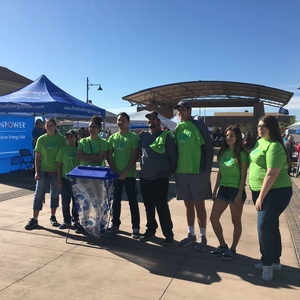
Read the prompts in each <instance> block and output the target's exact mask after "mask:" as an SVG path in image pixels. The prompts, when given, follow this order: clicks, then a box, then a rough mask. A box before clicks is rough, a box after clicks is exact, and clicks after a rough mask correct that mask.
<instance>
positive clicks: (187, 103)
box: [174, 100, 192, 109]
mask: <svg viewBox="0 0 300 300" xmlns="http://www.w3.org/2000/svg"><path fill="white" fill-rule="evenodd" d="M179 106H183V107H187V108H192V107H191V104H190V103H189V102H187V101H183V100H182V101H179V102H178V104H177V105H175V106H174V108H175V109H178V107H179Z"/></svg>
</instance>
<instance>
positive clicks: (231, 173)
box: [219, 149, 248, 189]
mask: <svg viewBox="0 0 300 300" xmlns="http://www.w3.org/2000/svg"><path fill="white" fill-rule="evenodd" d="M240 162H241V165H242V164H245V163H246V164H247V163H248V154H247V153H246V152H245V151H242V152H241V153H240ZM219 165H220V166H219V168H220V172H221V175H222V177H221V179H220V184H219V185H220V186H228V187H234V188H237V189H238V188H239V187H240V179H241V172H240V167H239V164H238V160H237V159H236V158H234V152H233V150H231V149H226V150H225V151H224V153H223V154H222V156H221V158H220V164H219Z"/></svg>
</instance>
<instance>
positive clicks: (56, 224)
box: [50, 215, 59, 227]
mask: <svg viewBox="0 0 300 300" xmlns="http://www.w3.org/2000/svg"><path fill="white" fill-rule="evenodd" d="M50 223H51V225H52V226H54V227H58V226H59V223H58V222H57V220H56V217H55V216H54V215H52V216H51V217H50Z"/></svg>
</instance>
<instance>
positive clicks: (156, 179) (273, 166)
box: [25, 101, 292, 281]
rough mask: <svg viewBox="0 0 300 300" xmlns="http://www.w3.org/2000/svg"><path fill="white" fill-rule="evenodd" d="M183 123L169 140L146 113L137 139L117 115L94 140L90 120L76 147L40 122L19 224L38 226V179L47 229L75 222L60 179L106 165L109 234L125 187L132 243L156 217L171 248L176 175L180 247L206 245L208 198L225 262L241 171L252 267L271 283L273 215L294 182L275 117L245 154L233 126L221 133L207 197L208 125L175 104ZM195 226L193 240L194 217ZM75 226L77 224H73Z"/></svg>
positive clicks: (238, 228) (71, 135)
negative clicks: (111, 174)
mask: <svg viewBox="0 0 300 300" xmlns="http://www.w3.org/2000/svg"><path fill="white" fill-rule="evenodd" d="M174 108H175V109H177V110H178V116H179V117H180V120H181V122H180V123H179V124H178V125H177V127H176V129H175V131H174V134H172V133H171V132H170V131H166V130H163V129H161V120H160V115H159V113H158V112H157V111H151V112H150V113H148V114H147V115H146V118H147V119H148V127H149V131H145V132H142V133H141V134H140V135H139V136H138V135H137V134H135V133H133V132H131V131H130V130H128V125H129V123H130V118H129V116H128V114H127V113H125V112H122V113H120V114H118V116H117V125H118V128H119V131H118V132H117V133H115V134H113V135H111V136H110V137H109V139H108V141H106V140H104V139H102V138H101V137H99V132H100V131H101V122H102V119H101V117H93V118H92V119H91V121H90V122H89V128H88V130H89V134H90V136H89V137H86V138H82V139H81V140H80V141H79V143H78V138H77V135H76V132H75V131H72V130H71V131H69V132H68V133H67V135H66V138H67V142H68V145H67V146H66V140H65V138H64V137H63V136H61V135H60V134H59V133H58V132H57V130H56V123H55V121H54V120H53V119H49V120H47V121H46V124H45V128H46V133H45V134H44V135H42V136H41V137H40V138H38V139H37V143H36V146H35V166H36V169H35V179H36V191H35V196H34V201H33V218H31V219H30V221H29V223H28V224H27V225H26V226H25V228H26V229H28V230H31V229H33V228H35V227H37V225H38V214H39V211H40V210H41V209H42V204H43V201H42V200H43V197H44V194H45V189H44V180H45V178H47V179H48V180H49V181H50V198H51V202H50V207H51V216H50V222H51V224H52V225H53V226H60V228H62V229H63V228H66V227H69V226H70V223H71V221H73V222H74V223H75V224H76V223H77V222H78V215H77V214H76V212H75V211H74V210H73V212H72V214H71V213H70V201H71V198H72V189H71V186H70V181H69V180H68V178H67V177H66V174H67V173H68V172H69V171H70V170H72V169H73V168H74V167H75V166H76V165H79V164H81V165H103V164H104V160H105V159H107V162H108V164H109V166H110V167H111V169H112V170H114V171H115V172H117V173H119V175H120V176H119V178H118V180H117V181H116V184H115V189H114V201H113V207H112V223H111V224H110V226H109V227H108V228H107V232H115V231H118V230H119V227H120V225H121V220H120V216H121V201H122V189H123V186H124V188H125V191H126V194H127V197H128V202H129V207H130V212H131V224H132V235H131V236H132V238H135V239H140V240H141V241H147V240H150V239H152V238H153V237H154V236H155V234H156V230H157V228H158V223H157V221H156V218H155V214H156V212H157V214H158V218H159V223H160V226H161V229H162V232H163V235H164V236H165V240H164V245H165V246H167V245H171V244H172V243H173V242H174V233H173V223H172V217H171V213H170V209H169V205H168V189H169V176H170V175H172V174H175V181H176V191H177V199H178V200H183V201H184V205H185V211H186V221H187V236H186V237H184V238H183V239H182V240H180V241H179V243H178V245H179V246H181V247H184V246H188V245H191V244H194V243H196V245H197V247H196V249H197V250H198V251H205V250H206V247H207V238H206V225H207V213H206V208H205V200H206V199H213V201H214V203H213V207H212V211H211V215H210V220H211V224H212V227H213V230H214V232H215V234H216V237H217V239H218V241H219V246H218V247H217V248H216V249H215V250H213V251H211V252H210V255H211V256H213V257H221V258H222V259H225V260H230V259H232V258H234V257H235V256H236V248H237V245H238V242H239V239H240V236H241V234H242V221H241V219H242V218H241V217H242V211H243V204H244V202H245V200H246V194H245V184H246V175H247V169H248V167H249V166H250V171H249V186H250V189H251V191H252V199H253V202H254V205H255V208H256V210H257V216H258V217H257V228H258V236H259V244H260V252H261V262H260V263H259V264H256V265H255V266H254V267H255V268H256V269H259V270H262V271H263V272H262V279H263V280H267V281H269V280H272V278H273V270H281V265H280V256H281V238H280V231H279V216H280V215H281V213H282V212H283V211H284V209H285V208H286V207H287V205H288V203H289V201H290V199H291V196H292V182H291V179H290V177H289V176H288V174H287V172H286V168H287V167H288V166H289V165H290V158H289V156H288V153H287V151H286V148H285V147H284V145H283V141H282V138H281V134H280V129H279V125H278V122H277V119H276V118H275V117H273V116H265V117H262V118H261V119H260V120H259V123H258V125H257V132H258V136H259V137H260V139H259V140H258V141H257V143H256V144H255V146H254V147H253V149H252V150H251V152H250V153H248V151H247V150H245V148H244V147H243V139H242V134H241V131H240V128H239V126H229V127H228V128H227V129H226V130H225V132H224V139H223V141H222V144H221V147H220V150H219V153H218V155H217V160H218V162H219V172H218V175H217V180H216V183H215V186H214V189H213V191H212V190H211V182H210V175H211V169H212V162H213V156H214V153H213V146H212V140H211V136H210V133H209V131H208V128H207V126H206V125H205V123H203V122H202V121H201V120H194V119H193V118H192V115H191V112H192V107H191V105H190V103H189V102H187V101H180V102H179V103H178V104H177V105H176V106H175V107H174ZM139 158H140V173H139V174H140V191H141V195H142V197H143V202H144V206H145V211H146V218H147V223H146V230H145V232H144V233H140V214H139V207H138V202H137V185H136V162H137V161H138V159H139ZM60 189H61V190H62V205H63V217H64V223H63V224H61V225H59V224H58V222H57V220H56V217H55V212H56V209H57V207H58V195H59V191H60ZM228 206H229V208H230V212H231V219H232V223H233V227H234V229H233V238H232V243H231V245H230V247H228V245H227V243H226V242H225V238H224V234H223V229H222V225H221V223H220V218H221V215H222V213H223V212H224V211H225V210H226V208H227V207H228ZM196 218H197V223H198V227H199V239H198V241H197V238H196V230H195V219H196ZM79 226H80V224H79Z"/></svg>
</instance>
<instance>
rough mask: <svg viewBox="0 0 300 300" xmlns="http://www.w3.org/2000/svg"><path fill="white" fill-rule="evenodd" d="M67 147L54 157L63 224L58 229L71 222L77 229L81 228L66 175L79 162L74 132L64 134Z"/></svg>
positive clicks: (67, 226)
mask: <svg viewBox="0 0 300 300" xmlns="http://www.w3.org/2000/svg"><path fill="white" fill-rule="evenodd" d="M66 140H67V142H68V145H67V146H65V147H62V148H60V149H59V151H58V154H57V156H56V162H57V174H58V187H59V188H60V189H61V197H62V213H63V217H64V222H63V223H62V224H60V226H59V229H65V228H69V227H70V226H71V220H73V222H74V225H75V226H76V227H77V228H81V226H80V225H79V222H78V212H77V211H76V209H75V198H74V195H73V191H72V186H71V181H70V180H69V179H68V177H67V175H66V174H67V173H69V172H71V171H72V170H73V169H74V168H76V167H77V166H78V165H79V164H80V162H79V160H77V159H76V151H77V146H78V136H77V133H76V131H75V130H69V131H68V132H67V133H66ZM71 199H72V215H71V214H70V203H71Z"/></svg>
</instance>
